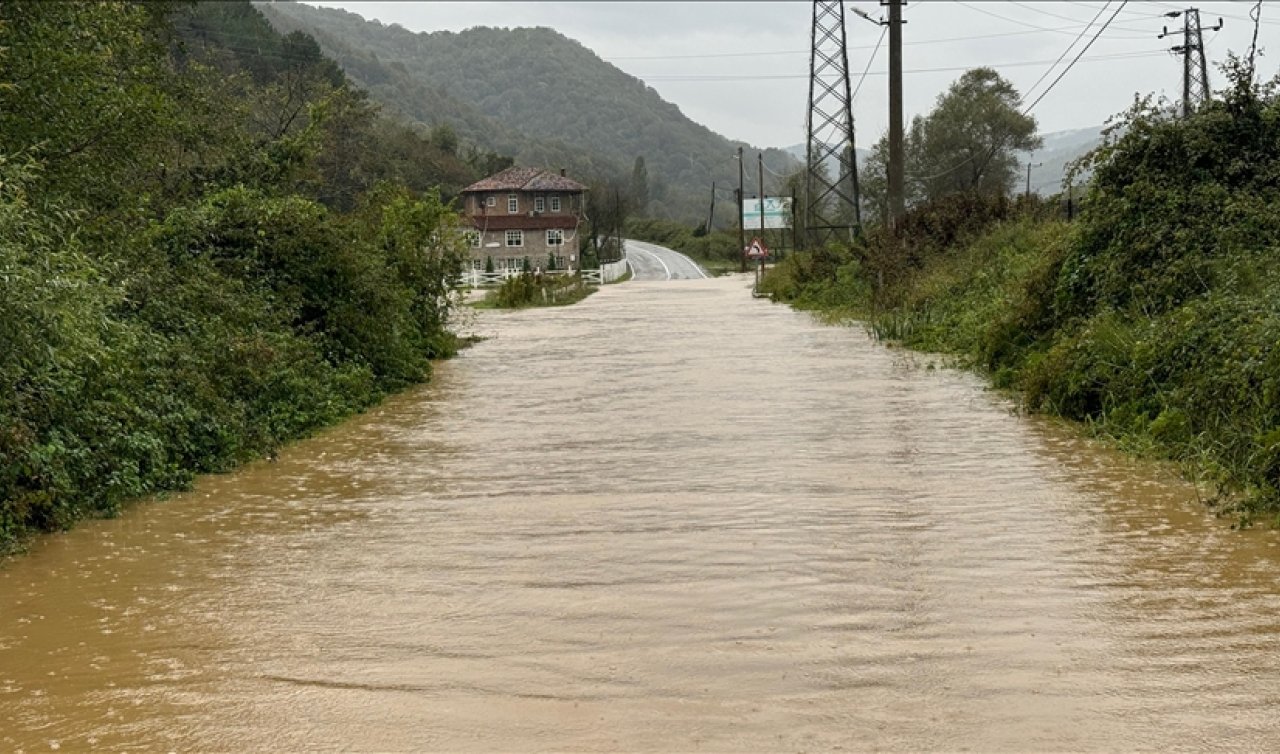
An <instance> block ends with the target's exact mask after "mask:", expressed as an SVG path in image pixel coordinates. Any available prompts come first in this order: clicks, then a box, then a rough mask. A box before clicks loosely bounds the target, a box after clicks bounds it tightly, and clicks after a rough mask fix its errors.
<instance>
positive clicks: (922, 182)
mask: <svg viewBox="0 0 1280 754" xmlns="http://www.w3.org/2000/svg"><path fill="white" fill-rule="evenodd" d="M1020 105H1021V98H1020V96H1019V95H1018V92H1017V90H1016V89H1014V87H1013V85H1012V84H1010V83H1009V82H1008V81H1007V80H1005V79H1004V78H1003V77H1002V76H1000V74H998V73H996V72H995V71H994V70H993V69H991V68H974V69H972V70H969V71H966V72H965V73H964V75H962V76H961V77H960V78H959V79H958V80H957V81H956V82H955V83H953V84H952V85H951V86H950V88H948V89H947V91H946V92H943V93H942V94H940V95H938V101H937V104H936V105H935V106H934V108H933V110H932V111H930V113H929V114H928V115H927V116H923V117H921V116H916V117H915V118H914V119H912V122H911V124H910V127H909V128H908V129H907V131H906V133H905V134H904V139H903V142H904V143H903V146H904V151H905V157H906V163H905V166H904V167H905V173H906V175H905V177H906V185H905V191H906V200H907V204H908V205H915V204H920V203H922V202H928V201H933V200H936V199H940V198H942V197H944V196H948V195H951V194H963V193H978V194H983V195H986V196H1003V195H1006V194H1008V193H1009V191H1010V190H1011V189H1012V188H1013V186H1014V185H1015V182H1016V181H1017V177H1018V156H1017V152H1018V151H1025V150H1031V149H1035V148H1037V147H1039V146H1040V144H1041V143H1042V142H1041V140H1040V138H1039V137H1038V136H1036V135H1035V134H1036V121H1035V118H1032V117H1030V116H1027V115H1023V114H1022V113H1021V112H1020ZM888 157H889V141H888V136H887V135H886V136H885V137H883V138H881V139H880V141H879V142H877V143H876V145H875V146H874V147H873V148H872V150H871V155H870V157H869V159H868V160H867V165H866V168H865V169H864V171H863V174H862V193H863V195H864V197H865V200H866V202H867V203H868V205H869V207H870V208H871V209H872V210H874V211H876V212H878V214H879V215H880V216H881V217H883V216H885V214H887V206H888V177H887V176H888V163H889V159H888Z"/></svg>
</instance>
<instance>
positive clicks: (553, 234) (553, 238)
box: [547, 228, 564, 246]
mask: <svg viewBox="0 0 1280 754" xmlns="http://www.w3.org/2000/svg"><path fill="white" fill-rule="evenodd" d="M547 246H564V231H563V230H560V229H559V228H552V229H551V230H549V231H547Z"/></svg>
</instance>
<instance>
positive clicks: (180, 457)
mask: <svg viewBox="0 0 1280 754" xmlns="http://www.w3.org/2000/svg"><path fill="white" fill-rule="evenodd" d="M467 158H470V159H467ZM495 163H496V164H501V163H502V160H501V158H498V157H497V156H495V155H492V154H486V153H474V154H468V155H467V156H466V157H463V156H460V155H459V154H458V153H457V151H456V144H453V143H451V142H449V141H448V140H447V139H445V140H440V139H433V138H426V137H424V136H422V135H421V134H419V133H417V132H415V131H413V130H412V129H410V128H408V127H407V126H404V125H402V124H399V123H397V122H395V121H392V120H388V119H387V118H384V117H382V116H381V115H379V114H378V112H377V110H376V108H375V107H374V106H372V105H371V104H370V103H369V102H368V101H367V98H366V96H365V95H364V93H363V92H361V91H359V90H358V89H356V88H354V87H352V86H351V85H350V84H349V82H348V81H347V80H346V77H345V76H344V75H343V73H342V71H341V70H340V69H339V68H338V67H337V66H335V65H334V64H333V62H332V61H329V60H327V59H326V58H324V56H323V55H321V53H320V50H319V48H318V47H317V46H316V43H315V41H314V40H312V39H310V38H309V37H307V36H305V35H303V34H289V35H286V36H281V35H280V34H278V33H277V32H275V31H274V30H273V29H272V28H271V27H270V26H269V25H268V24H267V23H266V21H265V19H263V18H262V16H261V14H259V13H258V11H256V10H255V9H254V8H253V7H252V6H251V5H249V3H248V2H238V3H218V4H205V3H199V4H195V3H191V4H179V3H134V2H99V3H51V2H5V3H3V4H0V552H2V551H4V549H5V548H6V547H9V546H12V545H13V543H14V542H15V541H18V540H19V539H20V538H21V537H22V535H23V534H25V533H27V532H31V531H41V530H50V529H56V528H62V527H66V526H69V525H70V524H72V523H73V522H74V521H75V520H77V519H79V518H82V517H84V516H87V515H95V514H110V513H112V512H114V511H116V510H118V509H119V507H120V506H121V505H122V504H123V503H124V502H125V501H126V500H128V499H130V498H132V497H135V496H138V495H142V494H146V493H151V492H155V491H159V490H165V489H172V488H175V487H180V486H182V485H183V484H185V483H186V482H187V481H188V480H189V479H190V478H191V477H192V475H194V474H196V473H199V472H204V471H213V470H219V469H225V468H227V467H229V466H232V465H234V464H236V463H238V462H240V461H244V460H246V459H250V458H254V457H257V456H261V455H264V454H270V453H271V452H273V450H274V448H275V447H277V446H278V445H279V444H280V443H282V442H284V441H286V440H288V439H291V438H295V437H298V436H300V435H304V434H306V433H308V432H310V431H312V430H313V429H315V428H316V427H319V426H322V425H324V424H326V423H330V422H333V421H336V420H337V419H339V418H341V417H343V416H345V415H347V414H349V413H351V412H352V411H357V410H359V409H361V408H363V407H365V406H367V405H369V404H371V403H372V402H374V401H376V400H377V399H378V398H379V397H380V396H382V395H384V394H385V393H386V392H387V391H390V390H394V389H397V388H399V387H401V386H404V385H407V384H410V383H413V382H417V381H419V380H422V379H424V378H425V377H426V376H427V374H428V370H429V363H428V362H429V359H430V358H432V357H435V356H440V355H444V354H448V353H449V352H450V351H451V350H452V348H453V337H452V335H450V333H449V332H448V330H447V326H448V323H449V321H450V313H451V309H452V306H453V302H452V300H451V298H450V295H449V294H450V291H449V290H448V289H447V288H446V287H445V282H444V281H445V280H448V279H451V277H452V275H451V273H453V272H454V271H455V270H457V269H458V268H459V267H460V264H461V261H460V260H461V254H462V252H461V250H460V249H459V248H458V247H459V245H460V239H459V237H458V234H457V233H454V232H452V231H451V228H452V226H453V224H454V223H455V222H456V215H455V213H454V212H453V211H452V210H451V209H450V208H449V207H448V206H447V204H446V203H445V202H444V201H442V200H441V198H440V197H439V196H438V195H437V194H436V193H435V191H436V190H435V189H434V188H432V187H434V186H443V187H444V190H445V191H446V192H448V191H450V190H453V189H456V187H458V186H461V185H465V184H466V183H468V182H470V181H472V180H474V179H475V177H476V176H477V175H480V174H481V173H482V172H483V171H486V170H488V169H489V168H490V167H492V164H495ZM451 187H452V188H451Z"/></svg>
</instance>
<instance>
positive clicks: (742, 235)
mask: <svg viewBox="0 0 1280 754" xmlns="http://www.w3.org/2000/svg"><path fill="white" fill-rule="evenodd" d="M745 175H746V173H745V171H744V170H743V169H742V147H738V250H739V251H738V253H739V254H741V255H742V271H743V272H746V271H747V229H746V221H745V220H744V219H743V217H742V189H743V185H742V184H743V180H744V177H745Z"/></svg>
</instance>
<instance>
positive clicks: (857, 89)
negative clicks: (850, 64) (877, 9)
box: [849, 26, 889, 104]
mask: <svg viewBox="0 0 1280 754" xmlns="http://www.w3.org/2000/svg"><path fill="white" fill-rule="evenodd" d="M888 32H889V27H888V26H882V27H880V39H879V41H877V42H876V48H875V49H874V50H872V51H871V57H869V58H867V67H866V68H863V69H862V76H861V77H860V78H859V79H858V85H857V86H856V87H854V88H853V95H852V96H851V97H849V103H850V104H852V103H853V101H854V100H856V99H858V92H860V91H862V82H864V81H866V80H867V72H869V71H870V70H871V64H872V63H873V62H875V59H876V53H877V52H880V43H881V42H883V41H884V35H885V34H887V33H888Z"/></svg>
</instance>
